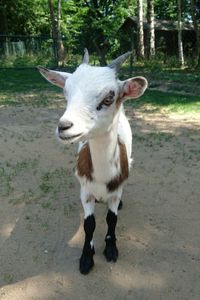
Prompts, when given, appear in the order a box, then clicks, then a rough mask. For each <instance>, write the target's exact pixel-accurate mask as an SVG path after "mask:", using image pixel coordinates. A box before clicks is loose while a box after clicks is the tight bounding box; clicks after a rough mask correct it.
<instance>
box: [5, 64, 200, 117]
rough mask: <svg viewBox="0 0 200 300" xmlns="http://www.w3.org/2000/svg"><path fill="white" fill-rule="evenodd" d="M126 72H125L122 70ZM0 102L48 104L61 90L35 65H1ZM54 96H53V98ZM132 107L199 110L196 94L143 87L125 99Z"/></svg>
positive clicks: (177, 76) (191, 77)
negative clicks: (138, 95)
mask: <svg viewBox="0 0 200 300" xmlns="http://www.w3.org/2000/svg"><path fill="white" fill-rule="evenodd" d="M135 71H136V72H138V71H139V72H140V75H145V76H146V75H148V74H149V75H150V76H151V77H152V78H153V77H154V75H155V76H157V79H159V80H161V79H163V80H168V79H170V80H174V81H177V82H178V81H179V82H182V83H184V82H186V81H187V82H188V83H191V88H192V83H193V84H194V87H193V89H195V84H196V83H197V82H199V81H200V75H199V74H196V73H194V74H193V73H189V74H187V73H186V72H185V71H180V72H176V73H172V72H169V71H168V72H163V71H162V72H157V73H156V72H155V73H151V74H150V72H149V70H146V69H145V68H143V69H141V70H140V69H136V70H135ZM123 72H124V74H125V75H126V78H127V76H129V74H128V69H122V73H123ZM126 72H127V74H126ZM0 86H1V90H0V105H6V106H9V105H12V106H13V105H32V106H36V107H37V106H49V105H50V104H52V103H56V104H58V103H64V96H63V94H62V90H61V89H59V88H57V87H55V86H53V85H51V84H49V83H48V82H47V81H46V80H45V79H44V78H42V77H41V75H40V74H39V72H38V71H37V70H36V69H22V70H14V69H1V70H0ZM55 99H56V100H55ZM128 103H129V104H130V105H132V106H134V107H141V108H144V109H145V107H148V108H149V109H152V110H162V111H163V112H165V113H171V112H176V113H182V114H183V113H188V112H190V113H200V96H190V95H181V94H176V93H168V92H167V93H166V92H162V91H156V90H154V91H153V90H147V92H146V93H145V94H144V96H142V97H141V98H140V99H139V100H136V101H135V100H134V101H133V100H132V101H129V102H128Z"/></svg>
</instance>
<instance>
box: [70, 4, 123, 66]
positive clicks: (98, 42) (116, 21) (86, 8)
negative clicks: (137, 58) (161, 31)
mask: <svg viewBox="0 0 200 300" xmlns="http://www.w3.org/2000/svg"><path fill="white" fill-rule="evenodd" d="M73 2H74V4H75V5H76V7H77V11H76V16H74V17H76V19H77V18H78V16H79V18H80V19H81V23H80V21H79V35H77V43H78V44H79V45H80V46H82V48H83V47H85V46H87V47H88V48H89V50H90V51H95V52H97V54H98V56H99V61H100V64H101V65H105V64H106V55H107V54H108V52H109V50H110V49H111V48H112V50H113V51H116V52H117V49H118V48H119V40H118V37H117V34H118V30H119V28H120V25H121V24H122V23H123V21H124V19H125V17H127V16H128V9H129V5H128V4H129V2H128V1H127V0H107V1H106V0H90V1H89V0H74V1H73ZM76 31H77V30H76Z"/></svg>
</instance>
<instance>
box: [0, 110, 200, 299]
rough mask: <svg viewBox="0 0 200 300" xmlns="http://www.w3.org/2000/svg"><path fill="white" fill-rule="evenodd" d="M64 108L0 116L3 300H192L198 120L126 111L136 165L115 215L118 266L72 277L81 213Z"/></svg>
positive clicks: (199, 170)
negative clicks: (63, 137)
mask: <svg viewBox="0 0 200 300" xmlns="http://www.w3.org/2000/svg"><path fill="white" fill-rule="evenodd" d="M60 115H61V109H55V108H32V107H28V106H24V107H1V108H0V139H1V142H0V157H1V161H0V197H1V199H0V201H1V202H0V204H1V206H0V299H1V300H68V299H70V300H71V299H75V300H78V299H80V300H85V299H104V300H105V299H109V300H111V299H112V300H113V299H115V300H118V299H124V300H132V299H134V300H157V299H163V300H166V299H167V300H179V299H180V300H199V299H200V284H199V282H200V234H199V232H200V217H199V215H200V120H199V119H197V118H196V119H195V118H194V117H191V116H189V115H185V116H181V115H176V114H174V115H168V116H165V115H161V114H158V113H156V114H155V113H150V112H148V111H146V112H145V111H140V110H139V109H138V110H137V111H135V112H133V111H132V109H131V107H130V108H128V115H129V117H130V122H131V125H132V128H133V134H134V146H133V148H134V158H135V164H134V166H133V168H132V171H131V175H130V178H129V180H128V182H127V184H126V186H125V190H124V195H123V201H124V207H123V209H122V210H121V211H120V212H119V218H118V226H117V240H118V248H119V253H120V255H119V259H118V261H117V262H116V263H107V262H106V261H105V258H104V256H103V254H102V252H103V249H104V237H105V233H106V221H105V217H106V211H107V207H106V205H105V204H97V205H96V223H97V227H96V232H95V248H96V255H95V267H94V268H93V270H92V272H91V273H90V274H89V275H88V276H83V275H81V274H79V270H78V263H79V257H80V255H81V248H82V244H83V238H84V235H83V227H82V224H83V213H82V207H81V204H80V201H79V183H78V182H77V181H76V179H75V177H74V175H73V173H74V171H73V169H74V166H75V162H76V154H75V153H76V146H74V145H72V146H67V147H66V146H63V145H60V144H59V143H58V142H57V141H56V138H55V134H54V132H55V126H56V124H57V121H58V119H59V116H60Z"/></svg>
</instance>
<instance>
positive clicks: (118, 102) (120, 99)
mask: <svg viewBox="0 0 200 300" xmlns="http://www.w3.org/2000/svg"><path fill="white" fill-rule="evenodd" d="M121 103H122V98H121V97H120V96H119V97H118V98H117V100H116V101H115V105H116V108H117V109H119V108H120V105H121Z"/></svg>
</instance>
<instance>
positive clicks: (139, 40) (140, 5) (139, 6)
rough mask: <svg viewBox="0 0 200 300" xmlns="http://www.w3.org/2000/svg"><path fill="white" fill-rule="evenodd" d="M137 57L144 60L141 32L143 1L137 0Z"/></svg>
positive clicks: (142, 34) (142, 32)
mask: <svg viewBox="0 0 200 300" xmlns="http://www.w3.org/2000/svg"><path fill="white" fill-rule="evenodd" d="M137 17H138V28H137V55H138V58H144V31H143V0H137Z"/></svg>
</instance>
